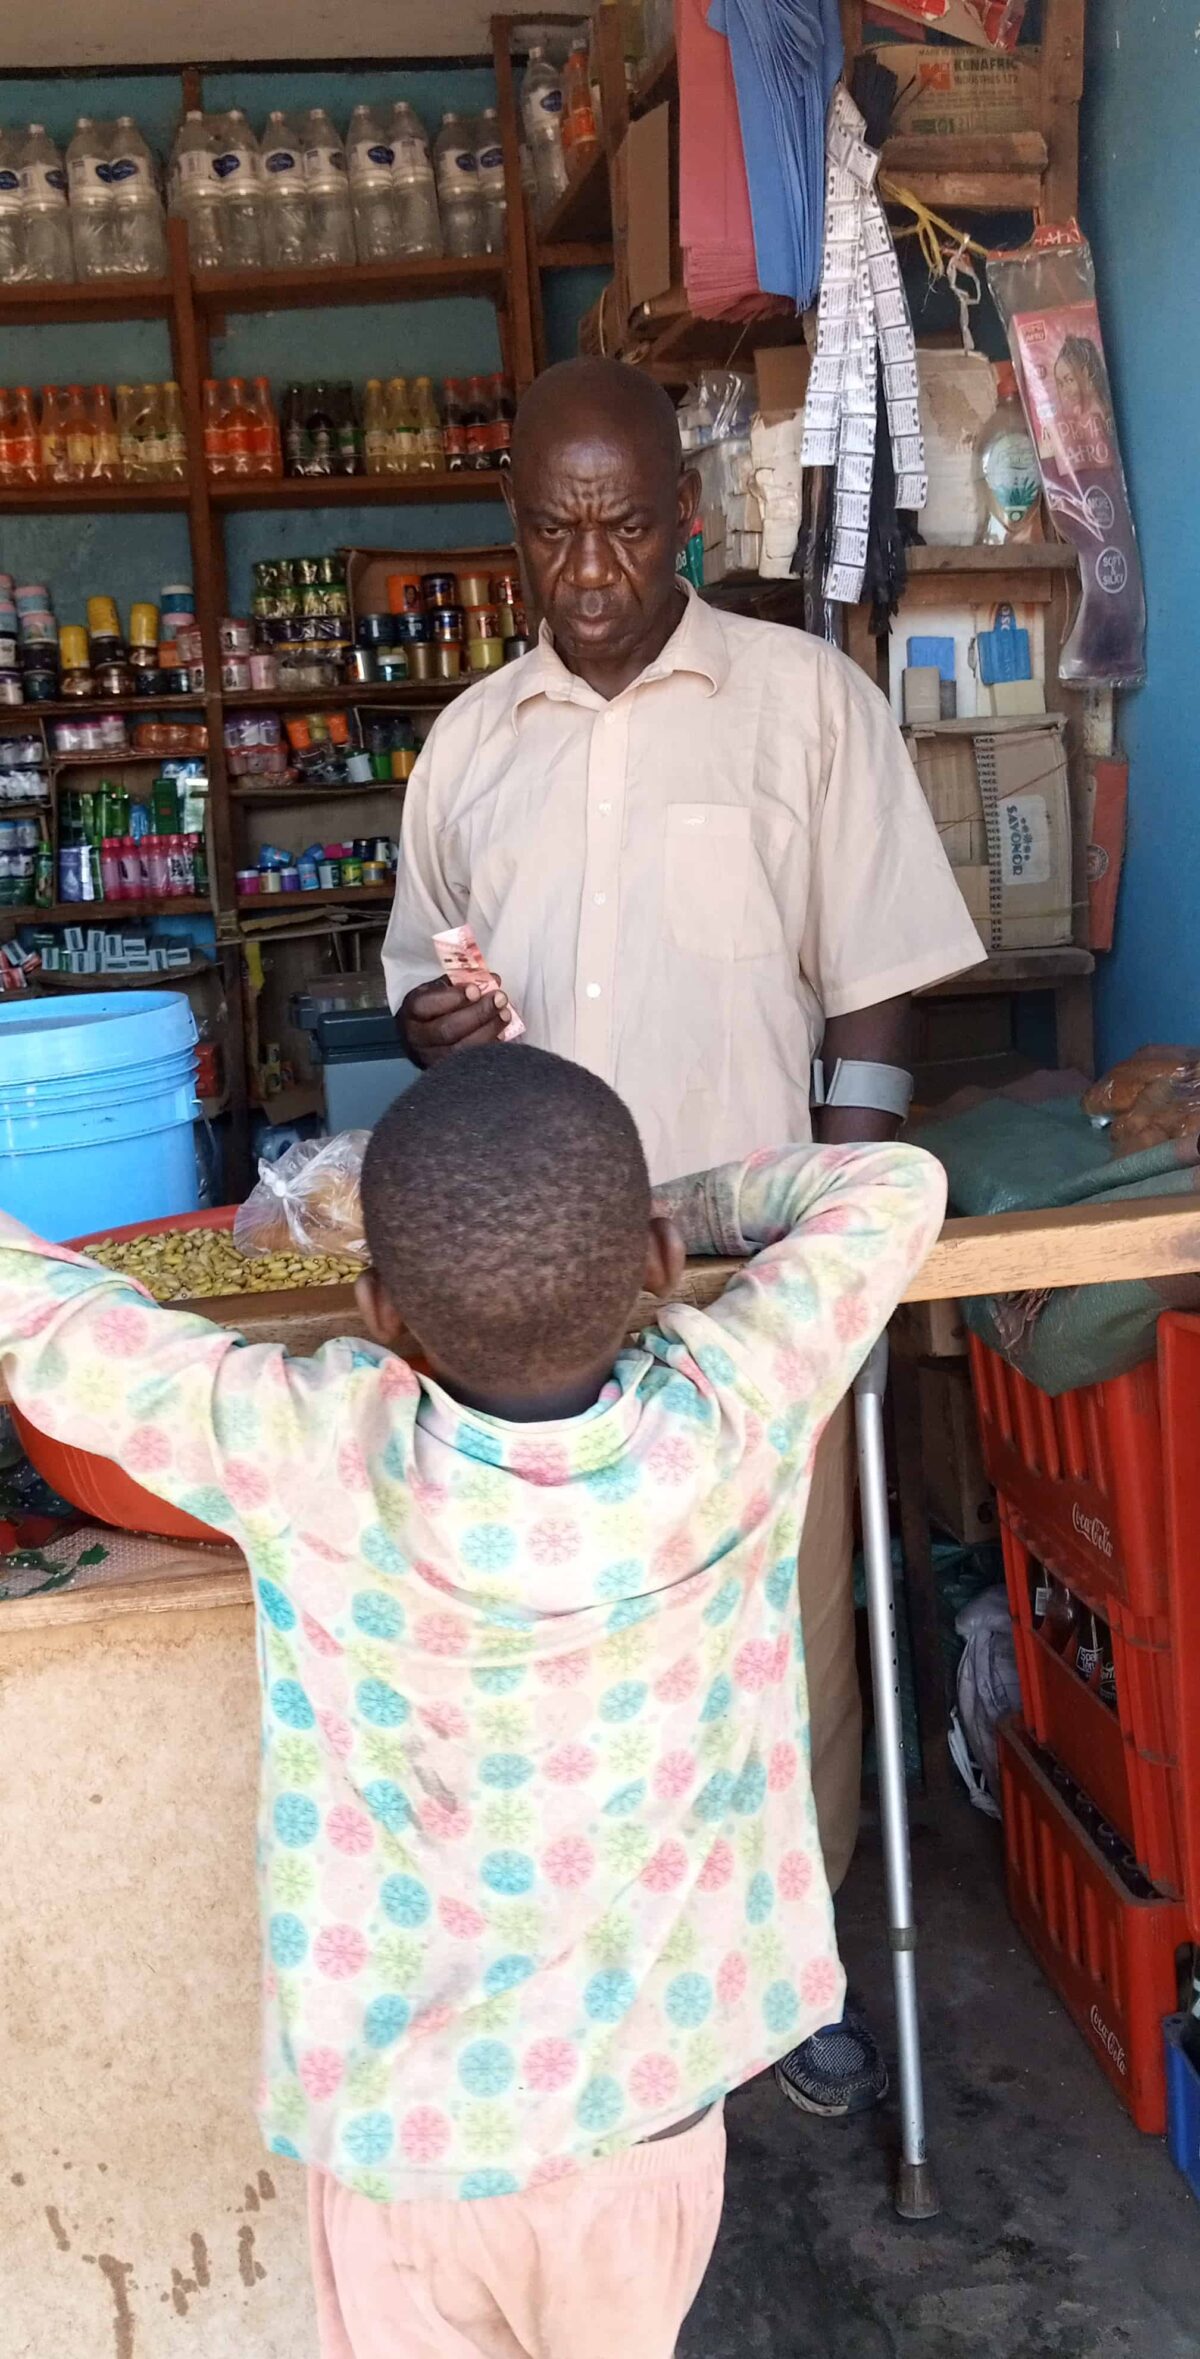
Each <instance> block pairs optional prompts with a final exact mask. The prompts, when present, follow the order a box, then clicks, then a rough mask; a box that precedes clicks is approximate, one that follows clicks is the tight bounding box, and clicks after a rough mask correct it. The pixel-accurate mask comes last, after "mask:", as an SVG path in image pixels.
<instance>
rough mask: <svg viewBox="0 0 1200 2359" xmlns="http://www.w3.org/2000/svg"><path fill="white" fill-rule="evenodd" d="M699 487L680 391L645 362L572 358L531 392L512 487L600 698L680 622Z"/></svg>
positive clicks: (533, 560) (549, 598) (540, 588)
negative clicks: (680, 417)
mask: <svg viewBox="0 0 1200 2359" xmlns="http://www.w3.org/2000/svg"><path fill="white" fill-rule="evenodd" d="M699 489H700V487H699V482H698V479H697V478H696V476H695V475H692V474H685V473H684V472H683V466H682V453H681V451H680V445H679V428H678V426H677V425H676V423H675V412H674V409H673V408H672V406H671V402H670V400H669V399H668V397H667V395H666V394H665V393H664V392H663V390H662V387H661V386H659V385H655V384H654V383H653V382H652V380H651V379H650V378H649V377H644V376H642V375H641V374H640V372H639V371H638V370H637V369H630V368H626V367H625V366H624V364H623V363H622V362H621V361H618V360H566V361H561V362H560V363H559V365H558V367H557V368H553V369H547V370H546V372H545V375H544V376H541V377H538V378H536V379H535V380H534V383H533V384H532V385H531V386H530V388H529V391H528V393H526V394H525V395H524V397H523V399H522V401H521V404H520V407H519V408H518V410H517V416H516V423H515V425H514V428H513V440H512V473H511V484H510V487H509V496H510V499H511V502H512V508H513V514H514V516H515V518H516V525H517V533H518V537H519V539H520V542H521V548H522V551H523V553H524V557H525V564H526V569H527V571H528V574H529V578H530V581H531V583H532V587H533V591H534V595H535V598H536V601H537V604H538V606H539V607H540V609H541V612H542V614H543V615H544V616H545V618H546V620H547V622H548V623H549V625H550V628H551V630H552V632H553V634H554V643H555V646H556V647H557V649H558V652H559V654H560V656H561V657H562V659H563V662H564V663H565V664H566V665H567V666H568V667H569V669H570V670H571V671H573V672H577V673H578V674H579V675H580V677H581V678H583V679H585V680H587V681H588V682H589V683H590V684H591V686H592V687H594V688H596V689H597V690H598V691H599V692H600V694H601V695H604V696H616V695H619V694H620V692H621V690H622V688H624V687H627V686H628V684H629V682H630V681H631V680H635V679H636V678H637V676H638V674H639V672H641V671H644V669H645V667H646V665H647V664H648V663H652V662H653V660H654V658H655V656H656V655H657V654H658V653H659V652H660V650H661V649H662V648H663V647H664V646H665V644H666V641H667V640H668V638H669V637H670V635H671V633H672V631H673V630H675V629H676V628H677V627H678V624H679V622H680V619H681V616H682V612H683V603H682V597H681V593H680V590H679V586H678V582H677V578H676V558H677V556H678V552H679V550H680V549H681V548H682V547H683V544H684V543H685V541H686V540H687V537H688V533H689V532H690V530H691V526H692V520H693V517H694V516H695V512H696V503H697V500H698V497H699Z"/></svg>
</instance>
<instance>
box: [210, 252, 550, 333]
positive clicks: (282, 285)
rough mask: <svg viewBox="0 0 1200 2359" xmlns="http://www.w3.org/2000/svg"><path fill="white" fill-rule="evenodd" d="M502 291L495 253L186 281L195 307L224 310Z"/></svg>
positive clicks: (220, 273) (494, 296) (494, 298)
mask: <svg viewBox="0 0 1200 2359" xmlns="http://www.w3.org/2000/svg"><path fill="white" fill-rule="evenodd" d="M503 291H504V260H503V256H502V255H499V254H471V255H464V256H458V255H452V254H448V255H444V256H442V255H438V256H436V257H435V256H429V255H422V256H420V257H414V258H411V259H409V260H408V261H401V262H348V263H345V264H341V265H337V266H334V267H328V266H325V267H322V268H320V269H312V270H210V271H205V272H204V273H203V275H200V274H197V276H196V277H195V278H193V281H192V292H193V299H194V301H195V305H196V309H197V311H198V312H200V313H201V315H202V316H203V317H206V318H209V319H212V318H215V317H220V316H221V315H222V314H223V313H226V312H232V311H237V312H243V311H324V310H327V309H329V308H330V307H331V306H333V305H343V304H347V303H436V302H438V301H439V300H440V299H441V297H442V296H444V295H474V296H478V297H479V298H480V299H481V300H483V301H485V302H491V303H495V302H498V301H499V300H500V298H501V296H502V294H503Z"/></svg>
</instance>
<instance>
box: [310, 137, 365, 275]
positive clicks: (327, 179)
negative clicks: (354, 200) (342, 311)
mask: <svg viewBox="0 0 1200 2359" xmlns="http://www.w3.org/2000/svg"><path fill="white" fill-rule="evenodd" d="M304 186H305V190H306V192H307V195H308V232H309V245H310V251H309V260H310V262H315V263H324V264H333V263H338V262H353V260H354V217H353V214H352V213H351V210H350V184H349V182H348V180H347V177H346V150H345V148H344V147H343V146H342V143H341V140H340V139H339V138H338V135H337V132H336V131H335V130H334V128H333V125H332V123H331V122H330V120H329V117H328V115H327V114H326V112H325V109H324V107H320V106H314V107H310V108H309V110H308V113H307V114H306V116H305V118H304Z"/></svg>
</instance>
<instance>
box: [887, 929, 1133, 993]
mask: <svg viewBox="0 0 1200 2359" xmlns="http://www.w3.org/2000/svg"><path fill="white" fill-rule="evenodd" d="M1095 971H1096V960H1095V955H1094V953H1093V952H1092V951H1090V950H1083V949H1081V948H1080V947H1079V946H1078V945H1077V944H1075V943H1071V942H1066V943H1064V944H1063V945H1062V947H1061V948H1060V949H1057V950H993V951H992V952H991V953H990V954H989V956H988V957H987V958H986V959H984V960H982V961H981V962H980V964H979V965H978V966H977V967H968V968H967V970H966V972H965V974H961V975H948V976H947V978H946V980H945V982H944V983H930V984H928V985H927V986H926V988H925V989H924V990H922V991H918V992H916V993H915V994H914V996H915V997H916V998H917V999H974V998H977V997H978V996H979V995H980V994H981V993H986V992H992V991H1053V990H1055V988H1056V987H1057V985H1058V984H1059V983H1069V982H1073V981H1074V980H1075V979H1076V978H1077V977H1079V976H1083V975H1091V974H1094V973H1095Z"/></svg>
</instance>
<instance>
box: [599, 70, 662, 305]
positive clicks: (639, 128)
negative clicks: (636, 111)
mask: <svg viewBox="0 0 1200 2359" xmlns="http://www.w3.org/2000/svg"><path fill="white" fill-rule="evenodd" d="M613 254H614V261H615V276H616V283H617V294H618V300H619V304H620V309H621V313H622V317H623V318H624V319H626V320H628V319H630V318H631V317H632V315H633V313H634V312H635V311H636V310H637V309H638V307H639V305H640V304H642V303H649V302H650V300H651V298H652V297H653V296H655V295H665V294H666V293H667V290H668V288H669V287H670V284H671V109H670V106H669V105H666V106H656V107H652V108H651V111H650V113H649V114H648V115H635V116H634V119H633V121H632V122H631V124H630V126H629V129H628V131H627V132H626V134H625V137H624V139H623V140H622V142H621V145H620V147H619V148H618V150H617V155H616V163H615V168H614V176H613Z"/></svg>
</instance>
